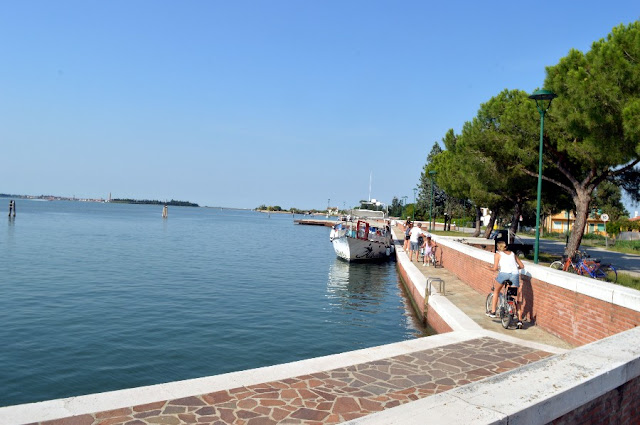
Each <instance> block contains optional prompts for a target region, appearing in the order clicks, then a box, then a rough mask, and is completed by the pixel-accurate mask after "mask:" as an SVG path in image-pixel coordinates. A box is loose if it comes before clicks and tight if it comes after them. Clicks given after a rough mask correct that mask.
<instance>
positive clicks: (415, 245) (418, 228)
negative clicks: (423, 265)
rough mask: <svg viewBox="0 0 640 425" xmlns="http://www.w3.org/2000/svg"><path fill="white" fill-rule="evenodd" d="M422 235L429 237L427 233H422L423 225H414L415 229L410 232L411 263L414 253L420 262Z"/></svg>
mask: <svg viewBox="0 0 640 425" xmlns="http://www.w3.org/2000/svg"><path fill="white" fill-rule="evenodd" d="M420 235H425V236H426V235H427V234H426V233H425V232H423V231H422V224H421V223H417V224H416V223H413V227H412V228H411V231H410V232H409V261H413V253H414V252H415V253H416V261H418V260H419V259H420V258H419V255H418V254H419V253H420V242H419V241H418V238H419V237H420Z"/></svg>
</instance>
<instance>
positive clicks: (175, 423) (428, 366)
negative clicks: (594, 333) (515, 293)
mask: <svg viewBox="0 0 640 425" xmlns="http://www.w3.org/2000/svg"><path fill="white" fill-rule="evenodd" d="M426 339H428V338H422V340H426ZM550 355H551V353H549V352H546V351H543V350H540V349H536V348H532V347H528V346H523V345H518V344H514V343H511V342H507V341H499V340H497V339H494V338H491V337H487V336H482V337H480V338H476V339H469V340H465V341H460V342H458V343H453V344H447V345H443V346H438V347H434V348H429V349H424V350H418V351H413V352H407V353H404V354H400V355H395V356H391V357H387V358H381V359H378V360H374V361H369V362H364V363H357V364H353V365H350V366H346V367H339V368H335V369H330V370H326V371H322V372H316V373H311V374H308V375H302V376H295V377H291V378H286V379H280V380H275V381H270V382H264V383H259V384H254V385H246V386H239V387H236V388H229V389H226V390H221V391H215V392H211V393H206V394H201V395H192V396H188V397H183V398H179V399H173V400H161V401H157V402H152V403H147V404H143V405H135V406H130V407H122V408H118V409H113V410H110V411H103V412H96V413H87V414H84V415H78V416H75V417H69V418H63V419H59V420H51V421H43V422H36V423H39V424H41V425H90V424H92V425H125V424H126V425H143V424H167V425H179V424H205V423H206V424H238V425H269V424H309V425H313V424H337V423H341V422H344V421H348V420H352V419H355V418H359V417H363V416H366V415H369V414H371V413H374V412H379V411H382V410H385V409H389V408H392V407H395V406H399V405H402V404H405V403H408V402H412V401H415V400H419V399H422V398H425V397H428V396H431V395H433V394H437V393H441V392H444V391H447V390H450V389H452V388H455V387H458V386H461V385H465V384H469V383H471V382H474V381H478V380H481V379H483V378H486V377H489V376H494V375H497V374H500V373H502V372H506V371H509V370H512V369H514V368H517V367H520V366H522V365H526V364H529V363H532V362H536V361H538V360H540V359H542V358H545V357H548V356H550Z"/></svg>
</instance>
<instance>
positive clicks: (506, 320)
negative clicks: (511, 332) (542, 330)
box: [485, 280, 522, 329]
mask: <svg viewBox="0 0 640 425" xmlns="http://www.w3.org/2000/svg"><path fill="white" fill-rule="evenodd" d="M495 284H496V282H495V281H493V285H492V286H491V292H489V295H487V301H486V302H485V312H486V314H487V315H489V317H492V316H490V314H491V306H492V305H493V291H494V290H495ZM517 296H518V288H517V287H515V286H511V281H510V280H505V281H504V283H503V284H502V291H500V295H499V297H498V305H497V308H496V317H499V318H500V322H501V323H502V327H503V328H505V329H509V326H511V323H512V322H513V321H514V318H515V317H516V316H517V314H518V299H517ZM516 328H517V329H522V321H521V320H518V322H517V324H516Z"/></svg>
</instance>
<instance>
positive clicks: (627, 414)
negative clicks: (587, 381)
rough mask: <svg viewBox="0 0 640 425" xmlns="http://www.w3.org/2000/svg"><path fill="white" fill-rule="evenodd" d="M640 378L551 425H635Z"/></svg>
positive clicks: (639, 412) (639, 403)
mask: <svg viewBox="0 0 640 425" xmlns="http://www.w3.org/2000/svg"><path fill="white" fill-rule="evenodd" d="M638 394H640V378H634V379H632V380H630V381H628V382H626V383H625V384H623V385H621V386H619V387H618V388H615V389H614V390H611V391H609V392H607V393H606V394H604V395H602V396H600V397H598V398H596V399H595V400H592V401H590V402H588V403H586V404H584V405H582V406H580V407H579V408H577V409H575V410H573V411H572V412H569V413H567V414H565V415H563V416H561V417H559V418H558V419H556V420H554V421H551V422H550V424H552V425H574V424H580V425H590V424H594V425H595V424H615V425H636V424H638V421H639V420H640V397H638Z"/></svg>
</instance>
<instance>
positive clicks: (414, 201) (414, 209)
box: [413, 187, 418, 220]
mask: <svg viewBox="0 0 640 425" xmlns="http://www.w3.org/2000/svg"><path fill="white" fill-rule="evenodd" d="M417 190H418V189H417V188H415V187H414V188H413V219H414V220H415V219H416V191H417Z"/></svg>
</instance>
